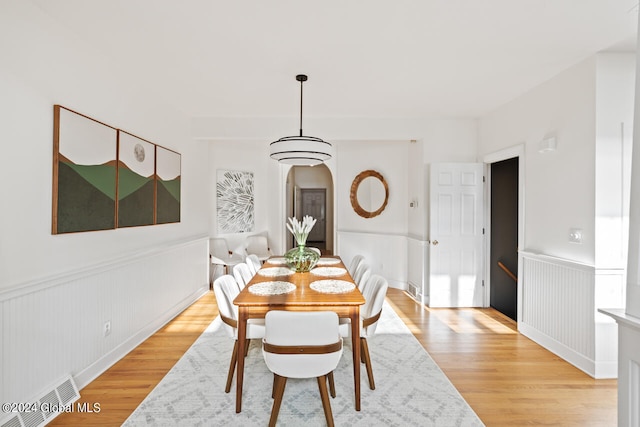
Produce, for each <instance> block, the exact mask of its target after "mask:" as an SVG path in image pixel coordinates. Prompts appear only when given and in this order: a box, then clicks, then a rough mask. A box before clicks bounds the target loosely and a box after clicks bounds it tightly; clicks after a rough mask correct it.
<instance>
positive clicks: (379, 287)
mask: <svg viewBox="0 0 640 427" xmlns="http://www.w3.org/2000/svg"><path fill="white" fill-rule="evenodd" d="M388 288H389V284H388V282H387V279H385V278H384V277H382V276H380V275H378V274H372V275H371V276H370V277H369V279H368V280H367V284H366V285H365V286H364V288H363V292H362V295H363V296H364V300H365V303H364V305H363V306H362V308H361V309H360V318H361V319H370V320H369V321H368V322H366V321H365V322H364V323H363V327H362V331H361V333H362V335H363V336H371V335H373V334H374V333H375V332H376V327H377V326H378V319H377V318H374V317H375V316H379V314H380V312H381V311H382V304H383V303H384V298H385V296H386V295H387V289H388Z"/></svg>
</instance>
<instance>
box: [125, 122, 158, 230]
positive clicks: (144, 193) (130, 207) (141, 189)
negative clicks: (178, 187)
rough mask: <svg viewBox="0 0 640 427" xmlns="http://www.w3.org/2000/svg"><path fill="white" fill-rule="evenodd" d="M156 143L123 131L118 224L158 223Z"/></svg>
mask: <svg viewBox="0 0 640 427" xmlns="http://www.w3.org/2000/svg"><path fill="white" fill-rule="evenodd" d="M154 195H155V145H154V144H152V143H150V142H148V141H145V140H143V139H140V138H138V137H136V136H134V135H131V134H129V133H127V132H124V131H119V140H118V227H133V226H139V225H152V224H153V223H154V215H153V211H154V205H155V203H154Z"/></svg>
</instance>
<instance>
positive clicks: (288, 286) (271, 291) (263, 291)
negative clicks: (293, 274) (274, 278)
mask: <svg viewBox="0 0 640 427" xmlns="http://www.w3.org/2000/svg"><path fill="white" fill-rule="evenodd" d="M295 289H296V285H294V284H293V283H291V282H262V283H256V284H255V285H251V286H249V292H251V293H252V294H254V295H280V294H288V293H289V292H293V291H295Z"/></svg>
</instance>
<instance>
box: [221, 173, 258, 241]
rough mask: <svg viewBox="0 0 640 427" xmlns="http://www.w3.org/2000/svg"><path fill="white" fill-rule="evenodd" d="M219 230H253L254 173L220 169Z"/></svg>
mask: <svg viewBox="0 0 640 427" xmlns="http://www.w3.org/2000/svg"><path fill="white" fill-rule="evenodd" d="M216 202H217V203H216V205H217V213H218V232H220V233H245V232H251V231H253V227H254V218H253V211H254V207H253V173H252V172H242V171H230V170H218V173H217V183H216Z"/></svg>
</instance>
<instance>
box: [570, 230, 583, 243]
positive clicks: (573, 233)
mask: <svg viewBox="0 0 640 427" xmlns="http://www.w3.org/2000/svg"><path fill="white" fill-rule="evenodd" d="M569 241H570V242H571V243H582V229H581V228H571V229H570V230H569Z"/></svg>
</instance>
